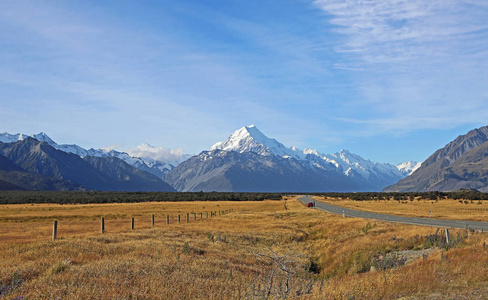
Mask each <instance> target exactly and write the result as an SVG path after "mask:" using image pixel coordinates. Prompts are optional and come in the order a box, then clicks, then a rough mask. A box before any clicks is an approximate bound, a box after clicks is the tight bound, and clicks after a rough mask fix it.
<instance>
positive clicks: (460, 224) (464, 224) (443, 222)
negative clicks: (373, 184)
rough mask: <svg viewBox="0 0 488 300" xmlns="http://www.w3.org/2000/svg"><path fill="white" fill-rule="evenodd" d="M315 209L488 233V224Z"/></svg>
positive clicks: (305, 198) (322, 206)
mask: <svg viewBox="0 0 488 300" xmlns="http://www.w3.org/2000/svg"><path fill="white" fill-rule="evenodd" d="M298 200H300V201H302V202H303V203H308V202H312V201H313V199H311V198H309V197H308V196H302V197H300V198H299V199H298ZM315 208H318V209H321V210H324V211H327V212H330V213H333V214H338V215H342V214H345V215H346V217H357V218H364V219H375V220H381V221H388V222H395V223H405V224H413V225H424V226H433V227H448V228H466V227H469V228H471V229H477V230H483V231H488V222H474V221H455V220H439V219H430V218H413V217H399V216H392V215H385V214H378V213H372V212H367V211H359V210H353V209H349V208H344V207H340V206H335V205H331V204H326V203H322V202H319V201H316V202H315Z"/></svg>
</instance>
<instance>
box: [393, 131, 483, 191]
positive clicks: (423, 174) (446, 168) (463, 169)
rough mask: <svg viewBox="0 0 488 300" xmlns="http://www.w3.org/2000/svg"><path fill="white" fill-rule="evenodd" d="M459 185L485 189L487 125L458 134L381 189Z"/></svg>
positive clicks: (436, 188) (442, 188)
mask: <svg viewBox="0 0 488 300" xmlns="http://www.w3.org/2000/svg"><path fill="white" fill-rule="evenodd" d="M461 188H468V189H478V190H480V191H485V192H488V126H484V127H481V128H478V129H474V130H471V131H470V132H468V133H467V134H465V135H461V136H459V137H457V138H456V139H455V140H453V141H452V142H450V143H448V144H447V145H446V146H445V147H443V148H441V149H439V150H437V151H436V152H435V153H434V154H432V155H431V156H430V157H429V158H428V159H427V160H426V161H425V162H423V163H422V165H421V167H420V168H418V169H417V170H416V171H415V172H413V173H412V175H410V176H408V177H406V178H404V179H402V180H400V181H399V182H398V183H396V184H394V185H392V186H389V187H387V188H385V189H384V191H387V192H390V191H398V192H417V191H419V192H422V191H449V190H457V189H461Z"/></svg>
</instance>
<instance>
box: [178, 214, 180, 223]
mask: <svg viewBox="0 0 488 300" xmlns="http://www.w3.org/2000/svg"><path fill="white" fill-rule="evenodd" d="M178 224H180V215H178Z"/></svg>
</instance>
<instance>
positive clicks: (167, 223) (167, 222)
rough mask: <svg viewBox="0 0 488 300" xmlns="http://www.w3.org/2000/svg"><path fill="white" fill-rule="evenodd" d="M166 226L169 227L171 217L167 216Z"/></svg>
mask: <svg viewBox="0 0 488 300" xmlns="http://www.w3.org/2000/svg"><path fill="white" fill-rule="evenodd" d="M166 225H169V215H166Z"/></svg>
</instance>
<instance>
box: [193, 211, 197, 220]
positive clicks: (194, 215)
mask: <svg viewBox="0 0 488 300" xmlns="http://www.w3.org/2000/svg"><path fill="white" fill-rule="evenodd" d="M193 220H194V221H196V220H197V213H193Z"/></svg>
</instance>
